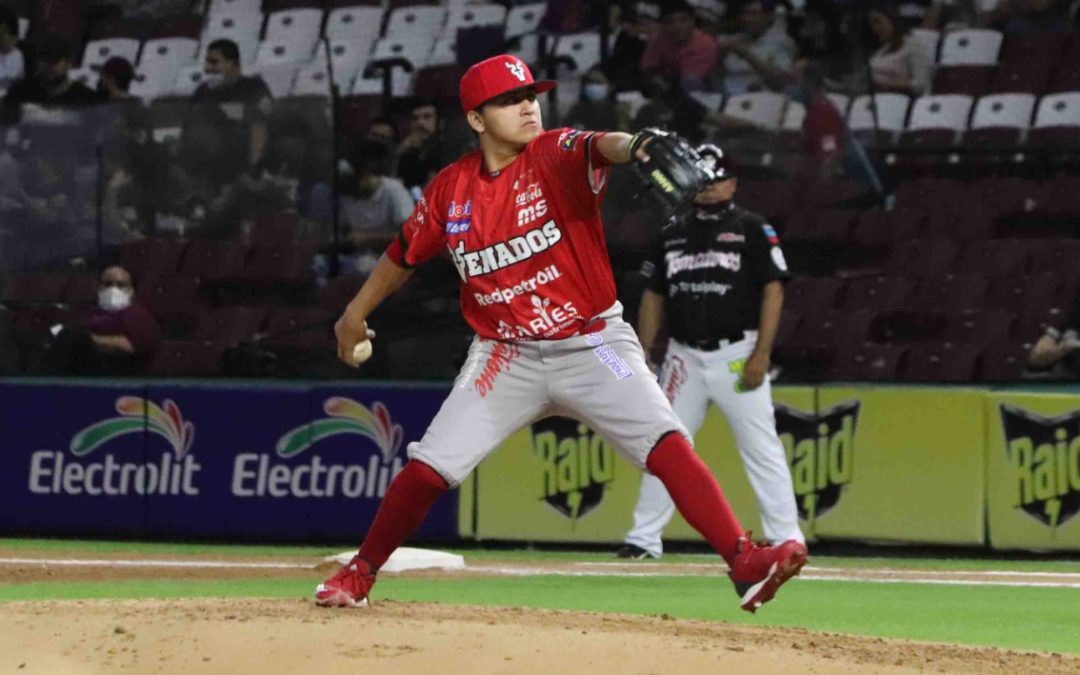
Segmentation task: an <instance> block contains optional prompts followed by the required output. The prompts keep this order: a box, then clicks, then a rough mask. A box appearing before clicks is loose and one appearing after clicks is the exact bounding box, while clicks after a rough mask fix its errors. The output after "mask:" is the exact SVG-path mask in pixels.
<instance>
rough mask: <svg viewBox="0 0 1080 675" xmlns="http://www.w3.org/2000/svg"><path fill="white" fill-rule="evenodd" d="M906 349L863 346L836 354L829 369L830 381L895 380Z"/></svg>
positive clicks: (873, 345) (894, 346) (889, 346)
mask: <svg viewBox="0 0 1080 675" xmlns="http://www.w3.org/2000/svg"><path fill="white" fill-rule="evenodd" d="M905 351H906V348H905V347H903V346H901V345H878V344H864V345H861V346H860V347H858V348H856V349H854V350H852V351H851V352H848V353H844V354H837V355H836V358H835V360H834V361H833V364H832V366H831V367H830V369H829V372H828V377H829V379H831V380H867V381H889V380H895V379H896V376H897V372H898V371H899V369H900V365H901V363H902V361H903V358H904V353H905Z"/></svg>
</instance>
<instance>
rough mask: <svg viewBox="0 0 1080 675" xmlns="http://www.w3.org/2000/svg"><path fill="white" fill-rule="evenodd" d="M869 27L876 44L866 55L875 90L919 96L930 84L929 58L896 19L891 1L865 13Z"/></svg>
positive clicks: (897, 16)
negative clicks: (876, 47) (868, 54)
mask: <svg viewBox="0 0 1080 675" xmlns="http://www.w3.org/2000/svg"><path fill="white" fill-rule="evenodd" d="M868 16H869V21H870V30H872V31H873V32H874V35H875V36H876V37H877V39H878V42H879V43H880V47H879V48H878V50H877V51H876V52H874V54H873V56H871V57H870V75H871V77H873V79H874V89H875V90H876V91H891V92H897V93H900V94H908V95H909V96H919V95H921V94H923V93H925V92H926V90H927V89H928V88H929V86H930V77H931V74H932V70H933V67H934V66H933V62H932V59H931V57H930V56H929V55H928V54H927V52H926V50H925V49H923V48H922V47H921V46H920V45H919V44H918V42H917V41H916V40H914V39H912V37H911V34H910V32H909V31H908V30H906V29H905V27H904V24H903V23H902V22H901V21H900V15H899V13H898V12H897V10H896V8H895V7H894V6H892V5H888V4H886V5H881V6H879V7H875V8H874V9H873V10H871V11H870V13H869V15H868Z"/></svg>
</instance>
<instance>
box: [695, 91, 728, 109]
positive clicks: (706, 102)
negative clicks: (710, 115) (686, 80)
mask: <svg viewBox="0 0 1080 675" xmlns="http://www.w3.org/2000/svg"><path fill="white" fill-rule="evenodd" d="M690 98H692V99H694V100H695V101H697V102H698V103H700V104H701V105H703V106H705V108H706V109H708V110H711V111H713V112H717V111H719V110H720V107H721V105H722V104H723V102H724V95H723V94H720V93H716V92H711V91H692V92H690Z"/></svg>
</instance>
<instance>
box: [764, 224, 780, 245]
mask: <svg viewBox="0 0 1080 675" xmlns="http://www.w3.org/2000/svg"><path fill="white" fill-rule="evenodd" d="M761 230H762V231H763V232H764V233H765V238H766V239H768V240H769V243H770V244H772V245H773V246H776V245H777V244H779V243H780V237H778V236H776V230H774V229H773V226H772V225H769V224H768V223H766V224H764V225H762V226H761Z"/></svg>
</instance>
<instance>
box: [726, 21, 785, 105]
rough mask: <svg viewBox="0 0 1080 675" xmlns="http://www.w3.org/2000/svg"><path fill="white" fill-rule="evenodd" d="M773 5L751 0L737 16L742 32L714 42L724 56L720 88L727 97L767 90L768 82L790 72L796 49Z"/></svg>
mask: <svg viewBox="0 0 1080 675" xmlns="http://www.w3.org/2000/svg"><path fill="white" fill-rule="evenodd" d="M775 6H776V3H775V1H774V0H750V1H749V2H747V3H746V4H744V5H743V7H742V13H741V14H740V15H739V21H740V22H741V23H742V28H743V33H742V34H741V35H738V36H735V37H727V38H725V37H720V38H718V39H717V41H716V44H717V47H719V49H720V52H721V54H726V56H723V64H724V83H723V85H724V93H725V94H727V95H728V96H732V95H734V94H744V93H746V92H748V91H760V90H762V89H766V88H768V87H769V84H770V83H771V79H773V78H775V77H776V76H778V75H780V74H787V73H790V72H791V69H792V65H793V64H794V62H795V57H796V55H797V53H798V47H797V46H796V45H795V41H794V40H792V39H791V36H790V35H788V34H787V28H786V24H785V22H784V21H783V20H778V19H777V18H776V11H775Z"/></svg>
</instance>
